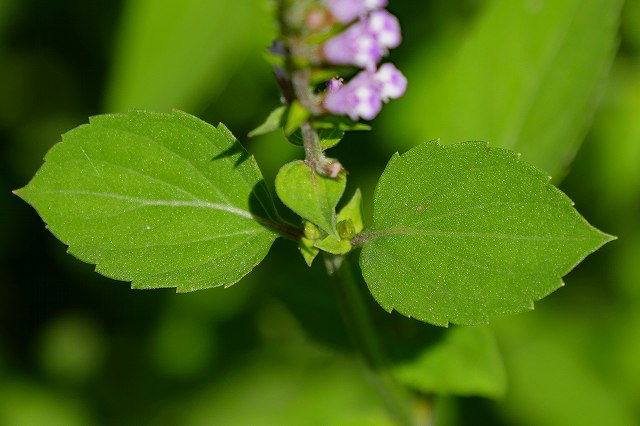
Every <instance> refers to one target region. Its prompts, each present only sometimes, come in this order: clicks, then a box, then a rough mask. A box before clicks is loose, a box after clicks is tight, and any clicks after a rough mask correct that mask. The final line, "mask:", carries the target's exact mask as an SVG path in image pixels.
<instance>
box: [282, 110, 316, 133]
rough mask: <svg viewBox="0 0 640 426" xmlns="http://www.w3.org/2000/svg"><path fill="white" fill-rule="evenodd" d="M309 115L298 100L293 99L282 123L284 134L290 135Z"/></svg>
mask: <svg viewBox="0 0 640 426" xmlns="http://www.w3.org/2000/svg"><path fill="white" fill-rule="evenodd" d="M310 115H311V113H310V112H309V111H308V110H307V109H306V108H305V107H303V106H302V105H301V104H300V102H298V101H294V102H293V103H292V104H291V105H290V106H289V108H288V112H287V116H286V121H285V123H284V134H285V135H286V136H289V135H291V134H292V133H293V132H295V131H296V130H297V129H298V128H299V127H300V126H302V124H303V123H304V122H305V121H307V120H308V119H309V116H310Z"/></svg>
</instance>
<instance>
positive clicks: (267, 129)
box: [248, 106, 287, 138]
mask: <svg viewBox="0 0 640 426" xmlns="http://www.w3.org/2000/svg"><path fill="white" fill-rule="evenodd" d="M286 113H287V107H286V106H280V107H278V108H276V109H274V110H273V111H271V114H269V116H268V117H267V119H266V120H265V121H264V123H262V124H261V125H259V126H258V127H256V128H255V129H253V130H252V131H250V132H249V135H248V136H249V137H250V138H252V137H254V136H260V135H264V134H267V133H271V132H273V131H275V130H278V129H279V128H280V127H282V120H283V118H284V117H285V116H286Z"/></svg>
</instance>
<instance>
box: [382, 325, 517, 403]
mask: <svg viewBox="0 0 640 426" xmlns="http://www.w3.org/2000/svg"><path fill="white" fill-rule="evenodd" d="M393 371H394V374H395V375H396V377H397V378H398V380H400V381H401V382H402V383H403V384H405V385H406V386H410V387H411V388H413V389H417V390H419V391H420V392H423V393H427V394H449V395H451V394H453V395H483V396H488V397H493V398H500V397H502V396H504V394H505V391H506V388H507V377H506V374H505V371H504V367H503V365H502V359H501V356H500V352H499V350H498V345H497V344H496V341H495V337H494V336H493V331H492V330H491V329H489V328H488V327H453V328H452V329H451V330H450V331H449V332H447V333H446V334H445V335H444V337H443V338H442V341H439V342H437V343H436V344H434V345H432V346H428V347H427V348H426V349H425V350H423V351H420V352H419V353H418V354H417V355H416V356H414V357H412V358H411V359H405V360H402V361H396V363H395V365H394V367H393Z"/></svg>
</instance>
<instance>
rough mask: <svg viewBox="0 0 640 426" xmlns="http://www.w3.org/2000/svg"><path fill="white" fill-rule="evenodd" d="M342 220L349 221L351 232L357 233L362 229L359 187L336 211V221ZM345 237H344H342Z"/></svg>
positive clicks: (362, 220)
mask: <svg viewBox="0 0 640 426" xmlns="http://www.w3.org/2000/svg"><path fill="white" fill-rule="evenodd" d="M343 221H350V222H351V225H352V226H353V232H354V233H355V234H357V233H358V232H361V231H362V230H363V229H364V219H363V213H362V192H360V188H358V189H356V192H355V193H354V194H353V197H351V199H350V200H349V202H348V203H347V204H346V205H345V206H344V207H343V208H342V209H340V212H339V213H338V223H340V222H343ZM342 238H345V237H342Z"/></svg>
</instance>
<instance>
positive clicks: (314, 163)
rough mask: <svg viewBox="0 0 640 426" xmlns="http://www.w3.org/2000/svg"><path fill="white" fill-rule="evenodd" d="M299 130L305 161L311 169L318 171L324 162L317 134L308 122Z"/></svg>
mask: <svg viewBox="0 0 640 426" xmlns="http://www.w3.org/2000/svg"><path fill="white" fill-rule="evenodd" d="M300 130H301V131H302V141H303V143H304V156H305V160H306V161H307V164H309V166H311V168H312V169H314V170H318V169H319V167H320V166H322V165H323V164H324V162H325V160H326V158H325V156H324V153H323V152H322V148H321V147H320V139H318V134H317V133H316V131H315V130H314V129H313V127H312V126H311V123H309V122H308V121H307V122H306V123H304V124H303V125H302V126H300Z"/></svg>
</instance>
